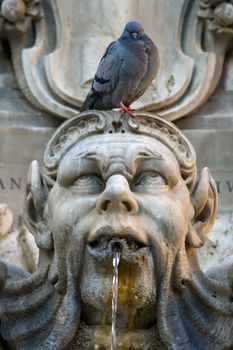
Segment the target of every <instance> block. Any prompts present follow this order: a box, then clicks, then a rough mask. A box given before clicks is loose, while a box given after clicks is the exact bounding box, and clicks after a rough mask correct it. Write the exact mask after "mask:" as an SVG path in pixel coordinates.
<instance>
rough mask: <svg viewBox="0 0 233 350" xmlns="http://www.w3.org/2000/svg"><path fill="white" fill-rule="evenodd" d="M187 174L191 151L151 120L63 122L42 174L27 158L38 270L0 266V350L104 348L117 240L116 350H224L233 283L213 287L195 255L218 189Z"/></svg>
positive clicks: (90, 117) (27, 209)
mask: <svg viewBox="0 0 233 350" xmlns="http://www.w3.org/2000/svg"><path fill="white" fill-rule="evenodd" d="M196 176H197V171H196V158H195V152H194V149H193V147H192V145H191V144H190V143H189V141H188V140H187V138H186V137H185V136H184V135H183V134H182V133H181V132H180V131H179V130H178V129H177V128H176V127H175V126H174V125H172V124H171V123H170V122H167V121H165V120H163V119H161V118H159V117H157V116H154V115H151V114H149V113H141V112H138V113H135V120H134V121H133V120H131V119H129V118H128V117H127V116H124V115H121V114H120V113H119V112H116V111H111V112H101V111H98V112H97V111H89V112H85V113H81V114H79V115H77V116H75V117H73V118H71V119H69V120H68V121H66V122H65V123H64V124H63V125H62V126H61V127H60V128H59V129H58V130H57V131H56V133H55V134H54V135H53V137H52V138H51V139H50V141H49V143H48V146H47V149H46V151H45V157H44V170H43V172H40V170H39V167H38V163H37V161H34V162H32V164H31V167H30V170H29V174H28V185H27V193H26V198H25V206H24V217H25V221H26V224H27V226H28V228H29V229H30V231H31V232H32V233H33V234H34V236H35V240H36V243H37V245H38V247H39V249H40V258H39V266H38V270H37V271H36V272H35V273H34V274H32V275H26V273H24V274H23V273H22V272H20V273H19V272H17V271H15V270H14V268H12V267H8V268H7V265H6V264H4V263H2V264H1V286H2V293H1V299H0V305H1V309H0V310H1V313H0V314H1V336H2V338H3V339H4V342H5V343H6V344H7V345H6V348H7V346H8V348H9V349H17V350H19V349H20V350H21V349H37V350H38V349H41V350H42V349H43V350H46V349H49V350H51V349H70V350H72V349H85V350H89V349H110V328H111V284H112V255H113V252H112V244H113V242H114V241H116V240H117V241H118V242H119V244H120V246H121V260H120V265H119V306H118V315H117V335H118V346H117V348H118V349H119V350H123V349H128V350H129V349H138V350H139V349H143V350H145V349H149V350H154V349H230V348H231V347H232V346H233V338H232V332H233V317H232V316H233V303H232V300H233V298H232V290H231V288H232V276H230V273H229V276H228V277H227V276H222V279H221V280H219V281H218V280H217V279H213V278H212V279H211V278H210V277H208V276H207V275H205V274H204V273H203V272H202V271H201V270H200V268H199V266H198V261H197V258H196V250H197V248H199V247H201V246H202V245H203V244H204V241H205V237H206V235H207V233H208V231H209V230H210V228H211V226H212V225H213V222H214V219H215V215H216V206H217V194H216V188H215V184H214V181H213V179H212V177H211V175H210V172H209V170H208V169H207V168H205V169H203V170H202V172H201V174H200V178H199V180H198V181H197V179H196ZM7 271H8V276H7ZM16 272H17V273H16ZM227 278H228V279H227ZM5 343H4V344H5ZM4 349H5V348H4Z"/></svg>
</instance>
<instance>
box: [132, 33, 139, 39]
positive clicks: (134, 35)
mask: <svg viewBox="0 0 233 350" xmlns="http://www.w3.org/2000/svg"><path fill="white" fill-rule="evenodd" d="M131 35H132V37H133V38H134V40H135V39H136V38H137V36H138V33H137V32H133V33H132V34H131Z"/></svg>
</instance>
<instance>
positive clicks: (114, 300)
mask: <svg viewBox="0 0 233 350" xmlns="http://www.w3.org/2000/svg"><path fill="white" fill-rule="evenodd" d="M119 262H120V243H119V242H117V241H116V242H114V243H113V280H112V333H111V336H112V344H111V350H117V340H116V314H117V303H118V265H119Z"/></svg>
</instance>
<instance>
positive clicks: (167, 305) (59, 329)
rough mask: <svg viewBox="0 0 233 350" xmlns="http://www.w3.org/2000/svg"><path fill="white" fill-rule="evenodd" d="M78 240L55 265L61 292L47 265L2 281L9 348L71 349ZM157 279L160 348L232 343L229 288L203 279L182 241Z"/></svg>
mask: <svg viewBox="0 0 233 350" xmlns="http://www.w3.org/2000/svg"><path fill="white" fill-rule="evenodd" d="M80 244H81V247H83V244H84V238H80V240H79V242H76V243H73V242H72V247H70V250H69V252H70V254H68V255H67V256H68V257H66V258H65V257H64V258H63V259H65V260H66V261H65V264H62V266H65V270H66V271H64V269H62V270H60V268H59V266H57V267H58V268H57V271H58V272H59V276H58V278H59V279H60V282H61V281H62V283H65V288H64V291H65V292H64V294H63V293H61V292H58V290H59V288H57V286H59V284H58V283H56V278H55V277H54V276H53V277H51V276H52V275H53V273H51V269H50V274H49V273H48V272H49V271H48V270H49V269H48V268H47V269H46V270H45V269H39V270H38V271H36V272H35V273H34V274H32V275H30V276H29V277H26V278H24V279H21V280H18V281H12V280H8V281H7V283H6V285H5V287H4V289H3V292H2V296H1V301H0V307H1V334H2V337H3V338H4V339H5V340H6V341H7V343H8V344H10V348H12V349H17V350H23V349H25V350H26V349H27V350H32V349H37V350H42V349H43V350H53V349H54V350H55V349H68V348H69V349H73V348H75V347H73V346H72V342H71V343H70V341H71V340H72V339H73V338H75V333H76V332H77V330H78V327H79V323H80V312H81V305H80V291H79V288H78V283H77V281H78V280H79V276H80V269H79V268H78V267H79V266H78V265H80V266H81V263H80V261H81V259H82V254H79V253H80V249H79V250H78V251H77V250H76V248H77V245H79V248H80ZM151 244H152V247H151V250H152V252H156V250H157V247H156V244H155V242H152V243H151ZM153 245H154V247H153ZM152 255H153V253H152ZM154 259H156V258H154ZM55 261H56V259H55V260H54V262H55ZM63 263H64V261H63ZM64 272H65V275H64ZM62 274H63V275H62ZM64 276H65V277H64ZM157 282H158V286H157V304H156V309H155V310H154V313H155V314H156V315H157V325H156V326H157V329H158V332H159V336H160V338H161V339H160V340H158V342H160V341H161V343H160V347H159V348H160V349H163V348H164V349H166V348H167V349H198V348H199V349H216V350H220V349H229V348H231V347H232V346H233V339H232V332H233V303H232V299H231V298H232V292H231V290H230V287H229V286H228V284H227V283H224V282H221V281H220V282H219V281H216V280H213V279H209V278H208V277H206V276H205V275H204V274H203V272H202V271H201V270H200V268H199V266H198V262H197V259H196V253H195V250H194V249H190V248H188V250H187V251H186V248H185V246H184V244H182V245H181V246H180V248H179V250H178V252H177V253H176V254H174V252H172V250H171V249H169V250H168V251H167V261H166V272H165V273H164V274H163V276H162V277H161V279H160V280H159V281H157ZM155 332H156V330H155ZM88 340H89V341H90V342H91V340H90V339H84V342H83V344H84V345H83V346H84V347H83V349H84V348H85V349H88V345H87V347H85V344H87V343H85V342H86V341H88ZM69 343H70V346H69V345H68V344H69ZM157 344H158V343H157ZM92 348H93V347H91V346H90V349H92ZM80 349H81V348H80ZM142 349H143V348H142ZM149 349H150V350H154V345H153V346H152V347H151V348H149Z"/></svg>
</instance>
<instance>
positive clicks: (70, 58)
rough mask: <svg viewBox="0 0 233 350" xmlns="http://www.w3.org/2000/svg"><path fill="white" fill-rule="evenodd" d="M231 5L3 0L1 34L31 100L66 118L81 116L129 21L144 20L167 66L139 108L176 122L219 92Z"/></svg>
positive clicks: (196, 0)
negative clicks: (101, 65) (106, 55)
mask: <svg viewBox="0 0 233 350" xmlns="http://www.w3.org/2000/svg"><path fill="white" fill-rule="evenodd" d="M20 4H21V6H20ZM17 6H18V7H19V8H17ZM11 7H12V8H14V7H15V9H14V11H13V12H10V10H9V8H11ZM231 11H232V4H231V3H230V2H229V3H226V2H222V1H218V2H217V3H216V2H211V1H207V0H206V1H205V0H202V1H200V0H176V6H174V4H173V0H166V4H165V3H164V0H156V1H155V0H149V1H148V2H147V5H146V7H145V4H144V1H143V0H139V1H137V2H136V1H134V0H127V1H125V0H113V1H111V3H109V1H107V0H98V1H95V2H93V1H91V0H88V1H82V0H69V2H64V1H63V0H48V1H42V2H41V1H36V0H33V1H32V0H31V1H29V2H28V1H23V0H20V1H19V0H18V1H16V0H4V1H3V2H2V8H1V16H2V17H1V18H2V22H3V26H2V33H1V30H0V35H3V36H4V37H6V38H7V40H8V41H9V45H10V47H11V51H12V62H13V66H14V71H15V75H16V78H17V81H18V84H19V86H20V88H21V90H22V91H23V93H24V95H25V96H26V98H27V99H28V100H29V101H30V102H31V103H32V105H33V106H35V107H36V108H38V109H39V110H45V111H47V112H49V113H51V114H52V115H54V116H55V117H57V118H60V119H66V118H69V117H72V116H73V115H75V114H77V112H78V110H79V107H80V106H81V104H82V102H83V100H84V98H85V96H86V94H87V92H88V90H89V88H90V84H91V81H92V78H93V75H94V74H95V71H96V68H97V64H98V62H99V60H100V58H101V56H102V54H103V52H104V50H105V48H106V47H107V45H108V44H109V43H110V42H111V41H113V40H115V39H116V37H118V36H119V35H120V34H121V32H122V30H123V27H124V25H125V23H126V22H127V21H128V20H130V19H138V20H139V21H141V23H142V24H143V26H144V27H145V30H146V32H147V33H148V35H150V37H152V39H153V40H154V41H155V43H156V45H157V47H158V49H159V52H160V57H161V66H160V70H159V73H158V76H157V79H156V80H155V81H154V82H153V83H152V84H151V86H150V88H149V89H148V91H147V92H146V93H145V94H144V95H143V96H142V97H141V98H140V99H139V100H138V101H136V102H135V104H134V106H133V107H134V108H137V109H141V110H147V111H154V112H156V113H158V114H160V115H162V116H164V117H166V118H167V119H169V120H176V119H179V118H181V117H183V116H187V115H188V114H189V113H191V112H194V111H195V110H196V109H197V108H199V107H200V106H201V105H202V104H203V103H204V102H205V101H206V100H207V99H208V98H209V97H210V96H211V95H212V93H213V92H214V91H215V89H216V87H217V85H218V83H219V80H220V78H221V75H222V70H223V66H224V59H225V54H226V53H227V52H228V51H230V50H231V49H232V47H231V41H232V40H231V39H232V34H231V31H232V29H231ZM42 14H44V15H43V16H42ZM171 18H172V21H171ZM93 19H94V20H93ZM28 21H29V22H30V25H26V24H25V23H26V22H27V23H29V22H28ZM215 22H216V23H217V22H218V26H219V25H220V27H221V26H223V28H222V27H221V28H220V29H218V30H217V29H216V25H215ZM4 23H5V24H4ZM210 23H211V26H212V27H213V26H215V29H216V30H215V29H214V30H212V29H211V31H210V30H209V29H210V28H209V27H210ZM21 27H23V28H21ZM212 27H211V28H212ZM12 28H14V30H13V29H12ZM161 28H163V30H161ZM19 29H20V30H19ZM16 32H17V35H16ZM19 32H20V33H19Z"/></svg>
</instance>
